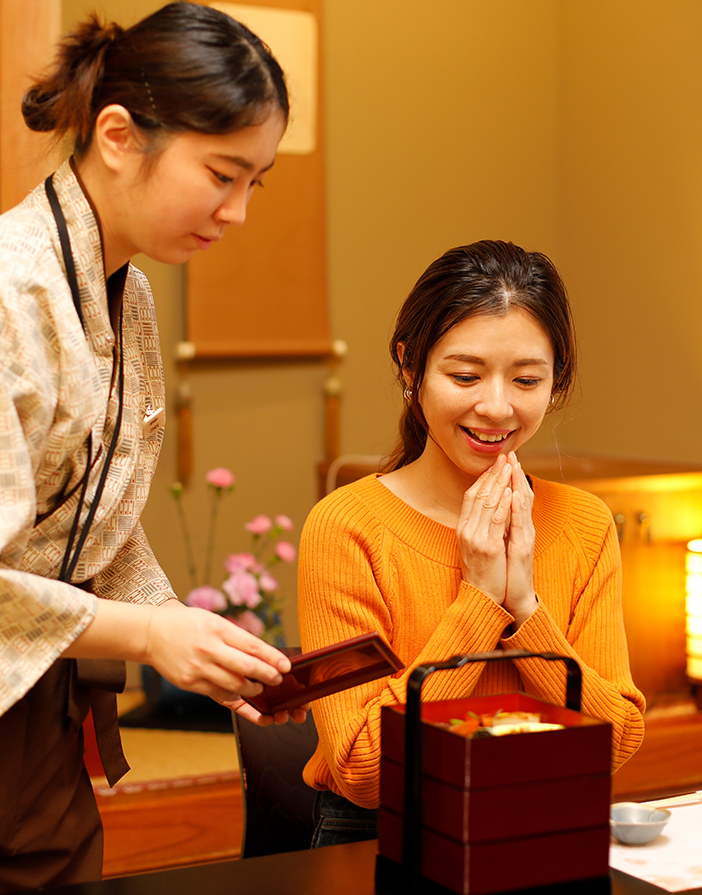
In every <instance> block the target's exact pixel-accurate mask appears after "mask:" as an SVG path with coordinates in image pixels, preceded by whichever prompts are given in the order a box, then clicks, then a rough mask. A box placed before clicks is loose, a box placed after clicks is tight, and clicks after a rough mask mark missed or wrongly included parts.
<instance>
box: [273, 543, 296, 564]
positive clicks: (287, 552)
mask: <svg viewBox="0 0 702 895" xmlns="http://www.w3.org/2000/svg"><path fill="white" fill-rule="evenodd" d="M275 554H276V556H277V557H278V559H282V560H283V562H293V560H294V559H295V557H296V556H297V550H296V549H295V548H294V547H293V545H292V544H288V542H287V541H281V542H280V543H279V544H276V548H275Z"/></svg>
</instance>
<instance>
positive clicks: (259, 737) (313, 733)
mask: <svg viewBox="0 0 702 895" xmlns="http://www.w3.org/2000/svg"><path fill="white" fill-rule="evenodd" d="M233 715H234V733H235V735H236V743H237V750H238V752H239V768H240V772H241V786H242V792H243V796H244V834H243V838H242V843H241V857H242V858H253V857H257V856H259V855H274V854H278V853H279V852H289V851H301V850H303V849H307V848H309V847H310V845H311V843H312V834H313V833H314V827H315V819H314V805H315V799H316V796H317V791H316V790H314V789H312V788H311V787H310V786H307V784H306V783H305V782H304V780H303V779H302V769H303V768H304V766H305V765H306V764H307V762H308V760H309V759H310V758H311V757H312V755H313V753H314V750H315V749H316V747H317V728H316V727H315V723H314V720H313V718H312V712H308V713H307V718H306V720H305V721H304V723H303V724H296V723H295V722H294V721H289V722H288V723H287V724H271V725H270V726H269V727H258V725H256V724H253V723H252V722H251V721H247V720H246V719H245V718H242V717H240V716H239V715H237V713H236V712H234V713H233Z"/></svg>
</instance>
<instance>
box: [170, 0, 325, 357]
mask: <svg viewBox="0 0 702 895" xmlns="http://www.w3.org/2000/svg"><path fill="white" fill-rule="evenodd" d="M251 5H256V6H266V7H274V8H280V9H288V10H301V11H304V12H309V13H312V14H313V15H314V16H315V18H316V19H317V23H318V24H319V17H320V10H321V2H320V0H263V2H257V3H255V4H251ZM318 34H319V28H318ZM273 50H274V51H275V48H273ZM321 56H322V54H321V48H319V51H318V59H320V60H321ZM318 66H319V71H318V77H317V83H318V85H319V86H318V93H317V105H318V109H317V125H316V134H317V138H316V146H315V149H314V151H312V152H311V153H309V154H298V155H292V154H286V153H279V154H278V157H277V160H276V164H275V167H274V169H273V170H272V171H271V172H270V173H269V174H268V175H267V177H266V187H265V189H264V190H258V191H257V193H256V195H255V196H254V198H253V200H252V202H251V205H250V207H249V213H248V217H247V220H246V224H245V226H244V227H242V228H230V229H229V232H228V233H227V235H226V236H225V238H224V239H223V240H222V241H221V242H220V243H218V244H217V245H215V246H213V247H212V248H211V249H210V250H209V251H208V252H207V253H206V254H202V253H198V254H197V255H196V256H195V257H194V258H193V259H192V260H191V261H190V262H189V263H188V265H187V339H188V341H189V342H190V343H192V345H193V346H194V351H195V357H203V358H205V357H208V358H214V357H256V356H257V357H276V356H277V357H287V356H323V355H328V354H329V353H330V351H331V338H330V334H329V317H328V310H327V288H326V258H325V256H326V251H325V242H326V240H325V219H324V218H325V216H324V167H323V143H322V133H323V129H322V122H321V108H322V103H321V76H320V73H321V61H320V62H319V63H318Z"/></svg>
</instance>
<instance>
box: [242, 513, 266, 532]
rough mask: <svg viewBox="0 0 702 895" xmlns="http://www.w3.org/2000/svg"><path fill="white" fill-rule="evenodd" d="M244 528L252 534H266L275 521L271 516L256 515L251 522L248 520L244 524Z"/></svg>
mask: <svg viewBox="0 0 702 895" xmlns="http://www.w3.org/2000/svg"><path fill="white" fill-rule="evenodd" d="M244 528H245V529H246V530H247V531H250V532H251V534H254V535H264V534H265V533H266V532H267V531H270V530H271V529H272V528H273V522H272V521H271V519H270V517H269V516H254V518H253V519H252V520H251V522H247V523H246V525H244Z"/></svg>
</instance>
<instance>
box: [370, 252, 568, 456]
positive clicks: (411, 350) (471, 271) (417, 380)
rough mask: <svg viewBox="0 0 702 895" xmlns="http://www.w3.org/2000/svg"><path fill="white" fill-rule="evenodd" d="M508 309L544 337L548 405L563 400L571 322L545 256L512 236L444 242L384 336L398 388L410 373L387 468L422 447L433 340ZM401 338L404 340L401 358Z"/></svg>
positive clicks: (563, 290)
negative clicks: (526, 316)
mask: <svg viewBox="0 0 702 895" xmlns="http://www.w3.org/2000/svg"><path fill="white" fill-rule="evenodd" d="M512 308H523V309H524V310H525V311H528V312H529V313H530V314H531V315H532V317H533V318H534V319H535V320H536V321H537V322H538V323H539V324H540V325H541V326H542V327H543V329H544V331H545V332H546V334H547V336H548V337H549V339H550V340H551V345H552V346H553V353H554V370H553V391H552V396H553V404H552V405H551V409H559V408H561V407H563V406H565V404H566V403H567V401H568V398H569V397H570V394H571V392H572V390H573V385H574V383H575V375H576V344H575V329H574V325H573V317H572V314H571V310H570V304H569V302H568V295H567V293H566V288H565V285H564V284H563V280H562V279H561V277H560V275H559V274H558V271H557V270H556V268H555V267H554V266H553V264H552V263H551V261H550V260H549V259H548V258H547V257H546V256H545V255H542V254H541V253H539V252H525V251H524V249H521V248H520V247H519V246H516V245H514V244H513V243H511V242H499V241H492V240H483V241H482V242H475V243H473V244H472V245H467V246H459V247H457V248H455V249H449V251H448V252H446V253H445V254H444V255H442V256H441V258H439V259H438V260H436V261H434V262H433V263H432V264H430V265H429V267H428V268H427V269H426V270H425V271H424V273H423V274H422V275H421V277H420V278H419V280H418V281H417V283H416V284H415V286H414V288H413V289H412V291H411V292H410V294H409V296H408V297H407V299H406V300H405V303H404V304H403V305H402V307H401V308H400V312H399V314H398V316H397V323H396V326H395V332H394V333H393V335H392V339H391V340H390V353H391V355H392V359H393V361H394V362H395V366H396V368H397V379H398V382H399V383H400V385H401V387H402V388H403V389H404V388H405V385H406V383H405V379H404V375H403V373H404V372H405V371H407V372H409V373H411V377H412V388H411V392H412V394H411V396H410V398H409V400H408V401H407V403H406V405H405V407H404V410H403V412H402V416H401V418H400V441H399V444H398V446H397V447H396V448H395V450H394V451H393V453H392V454H391V456H390V458H389V459H388V462H387V464H386V467H385V470H386V471H387V472H389V471H391V470H393V469H399V468H400V467H402V466H406V465H407V464H408V463H412V462H413V461H414V460H416V459H417V458H418V457H419V456H420V454H421V453H422V451H423V450H424V446H425V444H426V440H427V424H426V420H425V419H424V414H423V413H422V407H421V405H420V403H419V392H420V389H421V386H422V381H423V379H424V372H425V369H426V364H427V357H428V355H429V352H430V350H431V349H432V348H433V346H434V345H436V343H437V342H438V341H439V340H440V339H441V338H442V337H443V336H444V335H446V333H447V332H448V331H449V330H450V329H451V327H452V326H455V325H456V324H457V323H460V322H461V321H462V320H465V319H467V318H468V317H477V316H479V315H493V314H498V315H502V314H506V313H507V312H508V311H509V310H511V309H512ZM400 345H402V346H404V354H403V355H402V360H400V355H399V353H398V346H400Z"/></svg>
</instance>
